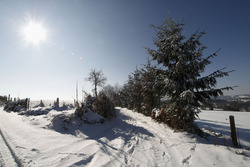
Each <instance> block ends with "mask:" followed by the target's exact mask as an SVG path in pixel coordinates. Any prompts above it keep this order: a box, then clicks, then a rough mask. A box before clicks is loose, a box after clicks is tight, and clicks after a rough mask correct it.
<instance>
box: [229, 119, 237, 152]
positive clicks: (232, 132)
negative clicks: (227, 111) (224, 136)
mask: <svg viewBox="0 0 250 167" xmlns="http://www.w3.org/2000/svg"><path fill="white" fill-rule="evenodd" d="M229 120H230V128H231V139H232V142H233V145H234V146H235V147H238V142H237V135H236V128H235V122H234V116H233V115H230V116H229Z"/></svg>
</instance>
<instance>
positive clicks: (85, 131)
mask: <svg viewBox="0 0 250 167" xmlns="http://www.w3.org/2000/svg"><path fill="white" fill-rule="evenodd" d="M72 112H74V111H73V110H69V111H65V114H67V113H72ZM61 113H62V111H60V112H58V111H54V110H52V111H50V112H49V113H48V114H47V115H40V116H29V117H27V116H20V115H17V114H16V113H7V112H5V111H3V110H2V108H0V128H1V130H2V132H3V134H4V136H5V138H6V139H7V140H8V143H9V144H10V146H11V148H12V149H13V151H14V152H15V154H16V156H17V157H18V158H19V159H20V160H21V163H22V164H23V166H32V167H33V166H95V167H96V166H170V167H171V166H173V167H179V166H201V164H202V166H224V165H226V166H227V167H230V166H247V165H248V164H249V163H250V159H249V157H245V156H243V155H238V154H236V153H235V152H234V151H232V150H229V149H227V148H226V147H218V146H214V145H211V144H210V145H208V144H206V142H205V140H204V141H203V140H202V139H199V140H202V142H200V141H199V142H198V141H197V138H195V137H194V136H193V135H188V134H187V133H174V132H173V131H172V130H171V129H169V128H168V127H167V126H166V125H164V124H158V123H157V122H155V121H154V120H152V119H151V118H150V117H145V116H143V115H142V114H139V113H135V112H132V111H130V110H127V109H122V108H117V117H116V118H114V119H112V120H109V121H106V122H105V123H104V124H92V125H88V124H83V125H82V126H80V127H78V126H77V127H76V126H68V130H64V129H62V128H61V127H60V126H57V127H53V129H49V127H51V126H49V124H50V122H51V119H52V118H53V117H54V116H55V115H58V114H61ZM1 149H2V147H1ZM1 152H2V151H1ZM2 156H4V157H5V158H6V157H7V158H8V156H9V155H7V154H4V155H2ZM5 166H6V165H5ZM7 166H9V165H7Z"/></svg>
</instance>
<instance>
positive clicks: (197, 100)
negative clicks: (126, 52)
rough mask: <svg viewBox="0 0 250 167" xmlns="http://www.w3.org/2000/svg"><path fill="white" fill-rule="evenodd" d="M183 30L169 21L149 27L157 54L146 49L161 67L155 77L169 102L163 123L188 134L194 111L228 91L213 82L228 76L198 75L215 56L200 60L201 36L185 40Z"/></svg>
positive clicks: (181, 25)
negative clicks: (160, 82)
mask: <svg viewBox="0 0 250 167" xmlns="http://www.w3.org/2000/svg"><path fill="white" fill-rule="evenodd" d="M183 26H184V23H176V22H175V21H174V20H172V19H171V17H169V19H168V20H166V21H165V22H164V23H163V24H162V25H160V26H153V28H154V29H155V30H156V38H155V39H154V44H155V45H156V47H157V50H152V49H149V48H146V49H147V52H148V54H149V55H151V56H152V58H153V60H156V61H157V63H158V64H159V65H161V66H162V68H161V69H158V74H159V75H160V77H161V78H162V79H163V80H164V85H165V86H164V88H163V91H164V93H165V94H166V95H167V96H168V97H169V98H170V105H169V106H168V107H167V108H166V109H165V112H166V115H167V116H166V120H165V122H166V123H167V124H168V125H169V126H170V127H172V128H174V129H184V130H189V129H190V128H191V127H193V126H194V124H193V122H194V120H195V118H196V116H197V114H198V113H199V112H200V110H198V107H200V105H201V104H202V103H203V104H204V103H206V102H207V101H208V100H210V99H211V98H212V97H217V96H219V95H222V94H223V90H229V89H232V87H224V88H216V87H215V86H216V84H217V81H216V78H218V77H224V76H228V74H229V72H231V71H227V72H225V71H224V69H225V68H223V69H221V70H217V71H215V72H213V73H212V74H210V75H208V76H202V75H201V74H202V73H203V72H204V70H205V67H206V66H207V65H209V64H211V60H210V59H211V58H213V57H215V56H217V52H215V53H213V54H212V55H210V56H208V57H204V56H203V51H204V49H206V47H205V46H204V45H203V44H202V43H201V42H200V39H201V37H202V36H203V35H204V34H205V32H201V31H196V32H195V33H194V34H192V35H191V36H190V37H189V38H187V39H186V37H185V35H184V34H183Z"/></svg>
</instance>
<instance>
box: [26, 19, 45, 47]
mask: <svg viewBox="0 0 250 167" xmlns="http://www.w3.org/2000/svg"><path fill="white" fill-rule="evenodd" d="M22 34H23V35H24V38H25V40H26V41H28V42H31V43H32V44H33V45H38V44H39V43H40V42H41V41H43V40H45V39H46V29H45V28H44V27H43V25H42V24H41V23H38V22H34V21H30V22H29V23H28V24H27V25H26V26H24V27H23V29H22Z"/></svg>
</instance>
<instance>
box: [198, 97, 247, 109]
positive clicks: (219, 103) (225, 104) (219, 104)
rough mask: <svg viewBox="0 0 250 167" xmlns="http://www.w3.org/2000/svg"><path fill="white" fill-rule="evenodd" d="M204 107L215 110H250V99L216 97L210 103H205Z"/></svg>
mask: <svg viewBox="0 0 250 167" xmlns="http://www.w3.org/2000/svg"><path fill="white" fill-rule="evenodd" d="M201 108H202V109H204V110H205V109H209V110H214V108H218V109H222V110H224V111H244V112H250V101H247V102H244V101H236V100H234V101H228V100H220V99H214V100H212V101H211V102H210V103H209V104H207V105H203V106H202V107H201Z"/></svg>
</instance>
